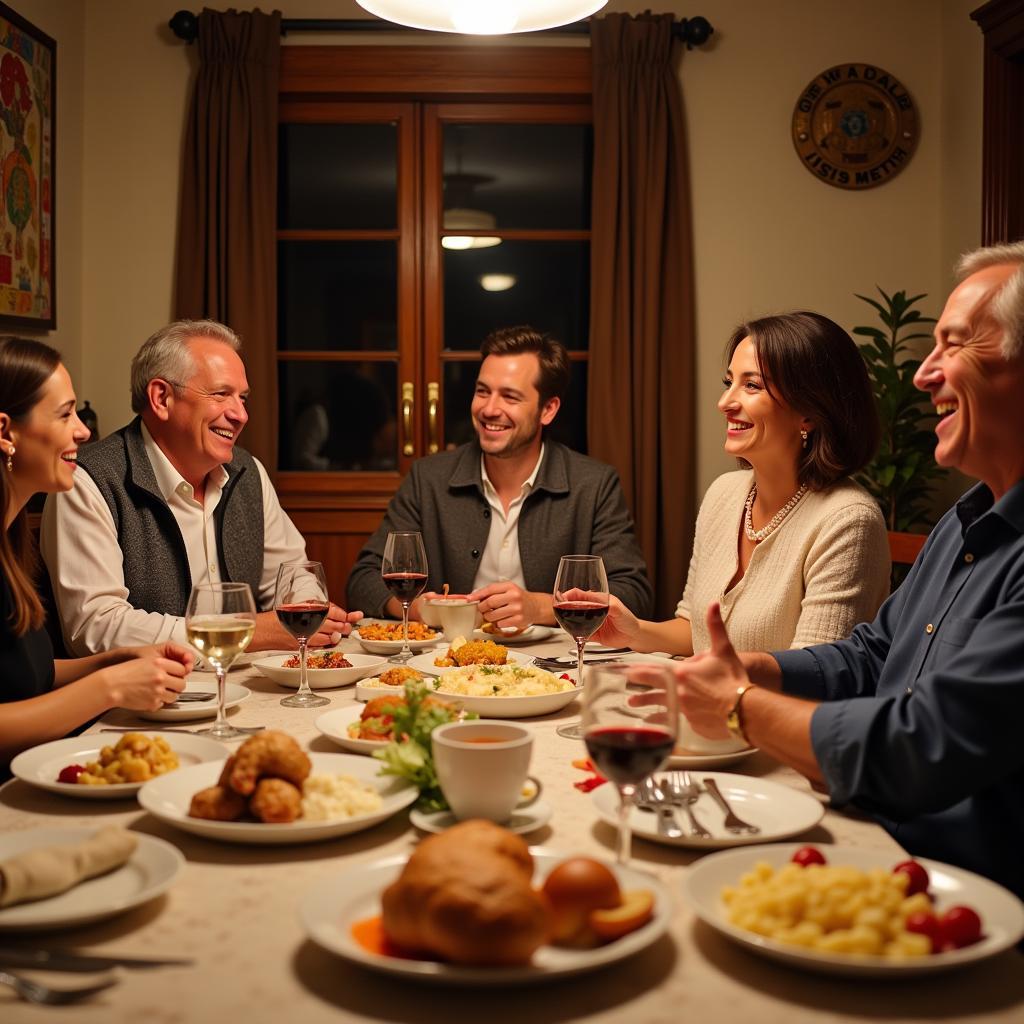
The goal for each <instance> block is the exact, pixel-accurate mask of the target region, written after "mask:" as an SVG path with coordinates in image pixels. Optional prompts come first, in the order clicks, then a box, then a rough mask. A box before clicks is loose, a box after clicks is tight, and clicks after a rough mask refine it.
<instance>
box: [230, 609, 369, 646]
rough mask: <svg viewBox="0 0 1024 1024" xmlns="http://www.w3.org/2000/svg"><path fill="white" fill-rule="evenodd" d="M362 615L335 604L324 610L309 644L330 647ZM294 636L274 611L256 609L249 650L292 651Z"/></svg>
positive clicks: (347, 631) (348, 630)
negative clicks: (320, 624) (323, 615)
mask: <svg viewBox="0 0 1024 1024" xmlns="http://www.w3.org/2000/svg"><path fill="white" fill-rule="evenodd" d="M362 617H363V613H362V612H346V611H345V609H344V608H340V607H339V606H338V605H336V604H332V605H331V606H330V607H329V608H328V610H327V618H326V619H324V622H323V625H322V626H321V627H320V629H319V630H318V631H317V632H316V633H315V634H314V635H313V636H311V637H310V638H309V646H310V647H333V646H334V645H335V644H336V643H337V642H338V641H339V640H340V639H341V638H342V637H345V636H348V635H349V633H351V632H352V626H353V625H354V624H355V623H357V622H358V621H359V620H360V619H361V618H362ZM298 646H299V645H298V644H297V643H296V641H295V637H293V636H292V635H291V633H289V632H288V631H287V630H286V629H285V628H284V626H282V625H281V623H280V621H279V620H278V617H277V614H276V612H258V613H257V615H256V633H255V635H254V636H253V638H252V642H251V643H250V644H249V647H248V650H250V651H293V650H296V649H297V648H298Z"/></svg>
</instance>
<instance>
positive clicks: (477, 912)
mask: <svg viewBox="0 0 1024 1024" xmlns="http://www.w3.org/2000/svg"><path fill="white" fill-rule="evenodd" d="M532 877H533V858H532V857H531V856H530V851H529V848H528V847H527V845H526V843H525V842H524V841H523V840H522V839H520V838H519V837H518V836H516V835H513V834H512V833H511V832H509V831H507V830H506V829H503V828H500V827H499V826H498V825H494V824H492V823H491V822H489V821H466V822H462V823H461V824H459V825H455V826H454V827H453V828H450V829H448V830H447V831H446V832H443V833H441V834H440V835H437V836H431V837H430V838H429V839H425V840H424V841H423V842H422V843H420V845H419V846H418V847H417V848H416V850H415V851H414V852H413V854H412V856H411V857H410V858H409V861H408V863H407V864H406V865H405V867H404V868H403V870H402V873H401V875H399V877H398V879H397V880H396V881H395V882H394V883H393V884H392V885H390V886H389V887H388V888H387V889H385V890H384V893H383V895H382V897H381V903H382V920H383V925H384V932H385V934H386V935H387V937H388V938H389V939H390V940H391V941H392V942H394V943H395V944H396V945H398V946H400V947H403V948H405V949H408V950H411V951H416V952H423V953H429V954H431V955H433V956H437V957H439V958H441V959H444V960H448V961H451V962H452V963H457V964H470V965H477V966H484V965H514V964H526V963H529V961H530V957H531V956H532V955H533V952H534V950H535V949H537V947H538V946H540V945H542V944H543V943H544V942H545V940H546V938H547V930H548V914H547V907H546V905H545V902H544V900H543V898H542V897H541V896H540V895H539V894H538V893H537V892H536V891H535V890H534V889H533V887H532V885H531V879H532Z"/></svg>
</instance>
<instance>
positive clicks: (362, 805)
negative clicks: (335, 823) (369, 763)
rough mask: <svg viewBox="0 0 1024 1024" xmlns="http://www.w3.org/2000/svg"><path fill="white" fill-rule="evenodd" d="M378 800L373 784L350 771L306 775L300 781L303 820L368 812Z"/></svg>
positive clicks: (378, 805)
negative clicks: (334, 773) (346, 772)
mask: <svg viewBox="0 0 1024 1024" xmlns="http://www.w3.org/2000/svg"><path fill="white" fill-rule="evenodd" d="M382 803H383V801H382V800H381V797H380V793H378V792H377V790H376V789H374V788H373V786H371V785H370V784H369V783H368V782H360V781H359V779H354V778H352V776H351V775H323V774H320V775H310V776H309V777H308V778H307V779H306V781H305V782H304V783H303V785H302V817H303V818H304V819H305V820H306V821H327V820H333V819H337V818H354V817H355V816H356V815H358V814H372V813H373V812H374V811H379V810H380V808H381V805H382Z"/></svg>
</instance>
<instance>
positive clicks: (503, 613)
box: [469, 580, 555, 629]
mask: <svg viewBox="0 0 1024 1024" xmlns="http://www.w3.org/2000/svg"><path fill="white" fill-rule="evenodd" d="M469 599H470V600H472V601H479V602H480V614H481V615H483V617H484V618H485V619H486V620H487V621H488V622H493V623H494V624H495V625H498V626H502V627H509V628H513V627H514V628H516V629H525V628H526V627H527V626H530V625H533V624H534V623H537V624H538V625H548V626H549V625H552V624H553V623H554V621H555V613H554V611H553V610H552V604H553V599H552V597H551V595H550V594H538V593H534V592H532V591H529V590H523V588H522V587H519V586H517V585H516V584H515V583H512V582H511V581H510V580H503V581H502V582H500V583H489V584H488V585H487V586H486V587H481V588H480V589H479V590H474V591H473V593H472V594H470V595H469Z"/></svg>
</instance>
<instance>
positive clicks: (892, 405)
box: [853, 288, 942, 533]
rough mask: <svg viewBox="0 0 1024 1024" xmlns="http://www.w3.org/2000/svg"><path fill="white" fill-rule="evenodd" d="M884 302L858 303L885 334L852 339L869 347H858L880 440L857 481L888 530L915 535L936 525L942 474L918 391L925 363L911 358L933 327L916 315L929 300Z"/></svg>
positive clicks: (930, 420) (872, 331)
mask: <svg viewBox="0 0 1024 1024" xmlns="http://www.w3.org/2000/svg"><path fill="white" fill-rule="evenodd" d="M878 292H879V294H880V295H881V296H882V302H877V301H875V300H874V299H872V298H868V296H866V295H858V296H857V298H858V299H861V300H863V301H864V302H866V303H868V305H870V306H872V307H873V308H874V309H875V310H876V311H877V313H878V317H879V319H880V320H881V321H882V324H883V325H884V328H882V327H875V326H864V327H854V329H853V333H854V334H857V335H860V336H861V337H865V338H869V339H870V341H868V342H866V343H864V344H862V345H860V346H859V348H860V351H861V355H863V357H864V362H865V363H866V364H867V369H868V376H869V377H870V378H871V384H872V387H873V388H874V392H875V404H876V408H877V409H878V419H879V422H880V423H881V427H882V440H881V443H880V445H879V447H878V454H877V455H876V456H875V457H874V459H873V460H872V461H871V462H870V463H869V464H868V465H867V466H866V467H865V469H864V470H863V471H862V472H861V473H860V474H859V475H858V478H857V479H858V480H859V481H860V483H862V484H863V485H864V486H865V487H866V488H867V489H868V490H869V491H870V492H871V494H872V495H873V496H874V497H875V499H876V500H877V501H878V503H879V505H881V507H882V515H883V516H885V521H886V524H887V525H888V527H889V529H890V530H893V531H898V532H901V533H906V532H911V531H913V529H914V528H915V527H918V526H924V527H930V526H931V525H932V522H933V520H932V517H931V514H930V502H929V498H930V496H931V491H932V486H933V483H934V481H935V480H936V479H937V478H938V477H939V476H940V475H941V474H942V470H940V469H939V467H938V466H937V465H936V464H935V460H934V458H933V451H934V448H935V433H934V427H935V420H936V417H935V414H934V413H933V412H932V408H931V404H930V403H929V401H928V398H927V395H925V393H924V392H922V391H919V390H918V389H917V388H916V387H914V374H915V373H916V372H917V368H918V367H919V366H920V365H921V360H920V359H917V358H915V357H914V355H913V350H914V348H915V346H914V344H913V343H914V342H915V341H917V340H919V339H921V338H928V339H929V340H930V339H931V334H930V333H929V332H928V331H920V330H918V328H920V327H923V326H925V325H926V324H933V323H935V319H934V317H929V316H924V315H923V314H922V313H921V312H920V310H918V309H915V308H914V307H915V306H916V304H917V303H918V302H919V301H920V300H921V299H923V298H925V297H926V296H925V295H923V294H922V295H914V296H911V297H910V298H907V295H906V292H895V293H894V294H893V295H887V294H886V293H885V292H884V291H882V289H881V288H879V289H878Z"/></svg>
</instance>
